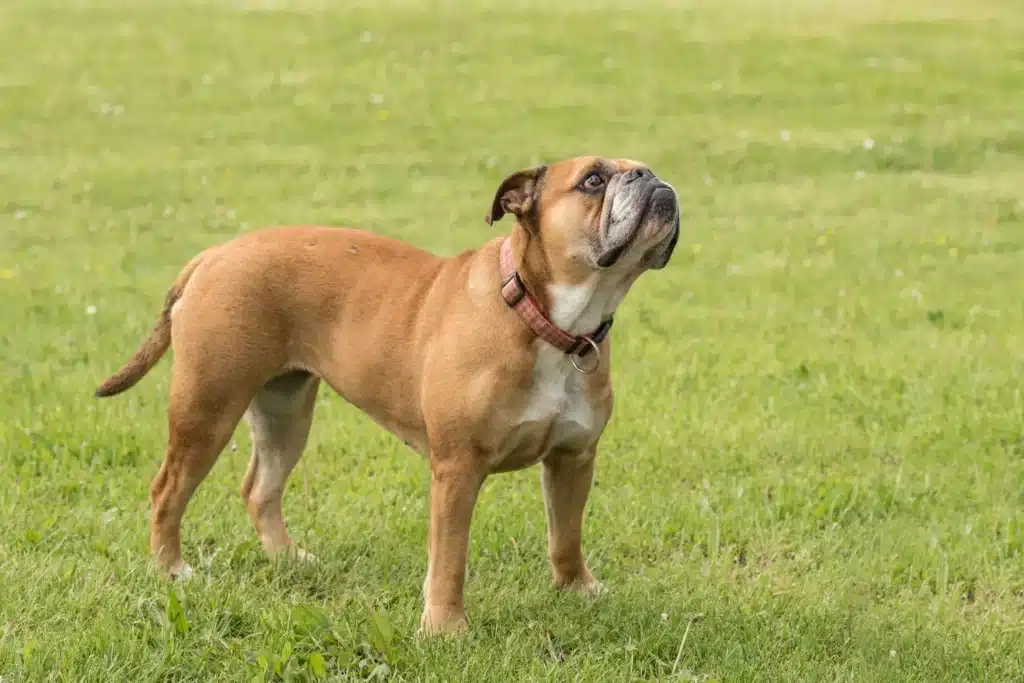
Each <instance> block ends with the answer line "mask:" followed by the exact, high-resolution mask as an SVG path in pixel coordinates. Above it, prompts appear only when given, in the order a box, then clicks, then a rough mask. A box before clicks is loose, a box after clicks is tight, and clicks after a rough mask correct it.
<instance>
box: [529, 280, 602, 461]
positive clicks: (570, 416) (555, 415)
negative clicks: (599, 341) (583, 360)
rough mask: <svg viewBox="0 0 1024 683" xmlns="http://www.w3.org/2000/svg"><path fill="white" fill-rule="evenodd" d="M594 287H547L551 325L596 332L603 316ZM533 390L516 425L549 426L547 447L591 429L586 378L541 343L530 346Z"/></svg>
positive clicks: (543, 342)
mask: <svg viewBox="0 0 1024 683" xmlns="http://www.w3.org/2000/svg"><path fill="white" fill-rule="evenodd" d="M594 284H595V283H590V282H588V283H584V284H581V285H552V286H551V291H550V294H551V297H550V298H551V301H552V311H551V314H550V315H551V321H552V322H554V323H555V324H556V325H558V326H560V327H561V328H562V329H565V330H570V331H572V332H576V330H577V328H579V329H586V330H591V329H594V328H596V327H597V326H598V325H599V324H600V322H601V318H602V316H603V315H604V310H603V308H604V303H605V302H603V301H595V299H596V298H598V297H595V296H594V294H595V286H594ZM533 343H534V345H535V347H536V349H537V359H536V361H534V365H533V387H532V389H531V391H530V397H529V400H528V401H527V404H526V407H525V409H524V410H523V413H522V415H521V416H520V418H519V423H520V424H523V423H529V422H533V423H542V424H543V423H549V422H552V421H553V422H554V424H553V425H552V427H551V435H550V437H549V441H548V443H549V444H550V446H551V447H556V446H558V445H560V444H562V443H564V442H565V441H567V440H569V439H571V438H572V437H573V436H576V435H578V434H580V433H583V432H588V431H590V430H591V429H592V428H593V427H594V411H593V408H592V407H591V403H590V397H589V396H587V392H586V377H585V376H584V375H582V374H581V373H579V372H577V371H576V370H575V369H573V367H572V363H570V362H569V359H568V358H567V357H566V355H565V354H564V353H562V352H561V351H559V350H558V349H556V348H555V347H553V346H551V345H550V344H548V343H547V342H545V341H544V340H542V339H537V340H535V341H534V342H533Z"/></svg>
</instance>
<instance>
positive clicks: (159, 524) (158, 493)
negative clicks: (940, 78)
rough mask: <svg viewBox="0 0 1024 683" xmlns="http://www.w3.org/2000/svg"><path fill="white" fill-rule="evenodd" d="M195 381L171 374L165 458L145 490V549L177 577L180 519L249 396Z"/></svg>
mask: <svg viewBox="0 0 1024 683" xmlns="http://www.w3.org/2000/svg"><path fill="white" fill-rule="evenodd" d="M200 377H202V373H201V372H199V371H198V370H196V369H193V368H190V367H188V366H187V365H186V364H183V363H180V364H177V365H175V366H174V369H173V370H172V373H171V400H170V405H169V409H168V423H169V424H168V426H169V434H168V440H167V456H166V457H165V458H164V463H163V465H162V466H161V467H160V471H159V472H158V473H157V475H156V477H155V478H154V479H153V485H152V487H151V488H150V498H151V500H152V507H153V514H152V519H151V530H150V540H149V543H150V549H151V551H152V552H153V554H154V555H155V557H156V561H157V564H158V565H159V566H161V567H163V568H164V569H166V570H168V571H169V572H170V574H171V576H173V577H179V578H182V579H187V578H189V576H190V575H191V573H192V569H191V567H189V566H188V565H187V564H186V563H185V562H184V561H183V560H182V558H181V518H182V516H183V515H184V514H185V508H186V506H187V505H188V502H189V499H190V498H191V497H192V494H193V493H194V492H195V490H196V488H198V487H199V484H200V483H201V482H202V480H203V478H205V477H206V475H207V474H208V473H209V471H210V469H211V468H212V467H213V464H214V463H215V462H216V461H217V457H218V456H219V455H220V453H221V451H222V450H223V449H224V446H225V445H226V444H227V442H228V440H229V439H230V438H231V435H232V433H233V432H234V429H235V427H236V426H237V425H238V422H239V420H240V419H241V417H242V414H243V413H244V412H245V407H246V405H247V404H248V403H249V400H250V399H251V396H252V392H247V391H245V390H244V388H243V387H241V386H240V384H239V383H237V382H235V383H232V384H229V385H225V386H220V387H218V386H216V385H213V386H211V383H210V382H208V381H201V380H200Z"/></svg>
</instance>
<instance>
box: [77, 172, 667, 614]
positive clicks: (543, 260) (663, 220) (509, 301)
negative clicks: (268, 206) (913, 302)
mask: <svg viewBox="0 0 1024 683" xmlns="http://www.w3.org/2000/svg"><path fill="white" fill-rule="evenodd" d="M506 214H511V215H512V216H513V217H514V219H515V224H514V225H513V226H512V230H511V232H510V234H507V235H505V236H501V237H497V238H495V239H492V240H491V241H489V242H487V243H486V244H484V245H483V246H482V247H480V248H478V249H474V250H470V251H466V252H464V253H461V254H458V255H456V256H453V257H450V258H443V257H439V256H436V255H434V254H431V253H428V252H426V251H423V250H420V249H417V248H415V247H412V246H409V245H407V244H405V243H403V242H400V241H398V240H395V239H391V238H388V237H383V236H380V235H375V234H371V233H368V232H363V231H359V230H352V229H342V228H331V227H318V226H291V227H277V228H266V229H262V230H259V231H256V232H253V233H250V234H247V235H243V236H240V237H237V238H235V239H233V240H231V241H228V242H226V243H223V244H220V245H217V246H213V247H211V248H209V249H207V250H205V251H203V252H201V253H200V254H199V255H198V256H196V257H195V258H193V259H192V260H191V261H190V262H189V263H188V264H187V265H185V267H184V269H183V270H182V271H181V273H180V275H178V278H177V279H176V280H175V282H174V284H173V286H172V287H171V289H170V291H169V293H168V294H167V297H166V301H165V303H164V307H163V310H162V312H161V313H160V316H159V318H158V320H157V323H156V326H155V327H154V329H153V331H152V332H151V334H150V336H149V338H148V339H146V340H145V341H144V342H143V343H142V345H141V347H140V348H139V349H138V350H137V351H136V352H135V355H134V356H133V357H132V358H131V359H130V360H129V361H128V362H127V363H126V364H125V365H124V366H123V367H122V368H121V369H120V370H118V371H117V373H116V374H114V375H113V376H112V377H110V378H109V379H107V380H106V381H105V382H104V383H103V384H102V385H101V386H100V387H99V388H98V389H97V391H96V395H97V396H99V397H104V396H112V395H114V394H118V393H120V392H122V391H125V390H126V389H128V388H130V387H131V386H133V385H134V384H135V383H136V382H138V381H139V380H140V379H141V378H142V377H143V376H144V375H145V374H146V373H147V372H149V370H150V369H152V368H153V366H154V365H155V364H156V363H157V361H158V360H159V359H160V357H161V356H162V355H163V354H164V353H165V352H166V351H167V349H168V348H169V347H173V350H174V363H173V366H172V368H171V377H170V398H169V404H168V424H169V434H168V443H167V452H166V456H165V458H164V461H163V465H162V466H161V468H160V470H159V472H158V473H157V475H156V477H155V478H154V480H153V482H152V487H151V503H152V522H151V532H150V548H151V551H152V553H153V555H154V557H155V560H156V562H157V564H158V565H159V566H160V567H162V568H163V569H164V570H166V571H167V572H169V574H170V575H171V577H179V578H188V577H189V576H190V575H191V572H192V570H191V568H190V567H189V565H188V564H186V563H185V562H184V560H183V559H182V556H181V530H180V527H181V520H182V515H183V514H184V512H185V507H186V505H187V504H188V502H189V499H190V497H191V496H192V494H193V493H194V492H195V490H196V488H197V487H198V486H199V484H200V482H202V480H203V478H204V477H205V476H206V474H207V473H208V472H209V471H210V468H211V467H213V464H214V462H215V461H216V460H217V457H218V455H219V454H220V452H221V451H222V450H223V448H224V446H225V445H226V444H227V442H228V440H229V439H230V437H231V435H232V433H233V431H234V429H235V428H236V426H237V424H238V422H239V420H241V419H242V418H243V417H244V418H245V419H246V421H247V423H248V425H249V428H250V430H251V434H252V455H251V459H250V461H249V467H248V471H247V472H246V474H245V478H244V480H243V482H242V487H241V493H242V499H243V500H244V502H245V506H246V509H247V511H248V513H249V517H250V518H251V520H252V523H253V525H254V526H255V529H256V532H257V534H258V535H259V538H260V541H261V542H262V544H263V547H264V548H265V550H266V551H267V552H268V553H270V554H277V553H282V552H287V553H290V554H292V556H294V557H296V558H299V559H312V556H311V555H309V554H307V553H306V552H305V551H303V550H302V549H300V548H298V547H297V546H295V545H294V544H293V543H292V540H291V539H290V537H289V535H288V530H287V528H286V526H285V522H284V519H283V517H282V511H281V498H282V494H283V493H284V488H285V482H286V481H287V479H288V475H289V473H290V472H291V471H292V469H293V468H294V467H295V464H296V462H297V461H298V459H299V457H300V456H301V455H302V451H303V449H304V447H305V445H306V440H307V437H308V435H309V430H310V425H311V423H312V421H313V407H314V404H315V399H316V395H317V391H318V389H319V387H320V384H321V382H324V383H326V384H327V385H328V386H329V387H330V388H331V389H332V390H333V391H335V392H336V393H337V394H339V395H340V396H341V397H343V398H344V399H345V400H346V401H347V402H349V403H351V404H352V405H354V406H356V407H357V408H359V409H360V410H362V411H363V412H364V413H366V414H367V415H369V416H370V417H371V418H372V419H373V420H374V421H375V422H376V423H377V424H379V425H380V426H381V427H383V428H384V429H386V430H388V431H389V432H391V433H392V434H394V435H396V436H397V437H398V438H399V439H401V440H403V441H404V442H405V443H406V444H408V445H409V446H410V447H411V448H412V449H414V450H416V451H418V452H419V453H421V454H422V455H423V456H424V457H425V458H426V459H427V461H428V463H429V467H430V474H431V479H430V513H429V514H430V519H429V534H428V536H429V542H428V561H427V572H426V578H425V581H424V584H423V613H422V617H421V620H420V624H421V626H420V628H421V632H425V633H438V632H449V631H456V630H462V629H465V628H466V627H467V620H466V613H465V607H464V602H463V583H464V578H465V567H466V547H467V544H468V542H469V531H470V518H471V516H472V513H473V508H474V504H475V502H476V499H477V494H478V492H479V490H480V487H481V485H482V484H483V482H484V480H485V479H486V478H487V476H488V475H490V474H494V473H498V472H508V471H512V470H518V469H521V468H525V467H530V466H532V465H536V464H537V463H541V465H542V486H543V492H544V500H545V508H546V516H547V552H548V558H549V562H550V566H551V571H552V575H553V580H554V584H555V585H557V586H559V587H564V588H569V589H575V590H580V591H584V592H587V593H593V592H597V591H599V590H600V589H601V584H600V583H599V582H598V581H597V580H596V579H595V578H594V576H593V574H591V572H590V570H589V568H588V567H587V563H586V561H585V560H584V557H583V551H582V548H581V535H582V531H581V522H582V517H583V511H584V506H585V504H586V502H587V496H588V495H589V492H590V486H591V480H592V477H593V472H594V459H595V457H596V455H597V445H598V441H599V439H600V438H601V434H602V431H603V430H604V428H605V425H606V424H607V423H608V420H609V418H610V416H611V412H612V386H611V381H610V377H609V367H610V362H611V338H610V336H609V334H608V333H609V330H610V328H611V325H612V320H613V315H614V313H615V311H616V308H617V307H618V306H619V304H620V302H621V301H622V300H623V297H625V296H626V293H627V292H628V291H629V289H630V287H631V285H632V284H633V283H634V282H635V281H636V279H637V277H638V276H640V275H641V274H642V273H644V272H645V271H647V270H654V269H661V268H664V267H665V265H666V264H667V263H668V262H669V258H670V257H671V255H672V252H673V249H674V247H675V245H676V242H677V240H678V238H679V206H678V200H677V197H676V192H675V190H674V189H673V188H672V187H671V186H670V185H669V184H667V183H666V182H664V181H663V180H661V179H659V178H658V177H657V176H656V175H655V174H654V173H653V172H652V171H651V170H650V169H649V168H648V167H647V166H646V165H645V164H643V163H640V162H637V161H631V160H626V159H607V158H600V157H580V158H574V159H569V160H565V161H561V162H558V163H555V164H553V165H550V166H546V165H545V166H538V167H536V168H529V169H525V170H521V171H518V172H516V173H513V174H512V175H510V176H508V177H507V178H505V179H504V180H503V181H502V182H501V184H500V186H499V187H498V189H497V192H496V193H495V195H494V198H493V201H492V203H491V208H490V212H489V213H488V215H487V217H486V222H487V223H488V224H493V223H494V222H496V221H498V220H500V219H501V218H502V217H503V216H505V215H506Z"/></svg>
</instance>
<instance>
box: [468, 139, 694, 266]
mask: <svg viewBox="0 0 1024 683" xmlns="http://www.w3.org/2000/svg"><path fill="white" fill-rule="evenodd" d="M506 213H511V214H513V215H515V217H516V219H517V221H518V223H519V224H520V225H521V226H522V227H523V229H524V230H525V231H526V232H527V233H528V234H529V236H530V242H531V243H532V242H534V241H535V240H534V238H538V239H537V241H538V242H539V244H540V245H541V249H542V250H543V253H544V256H545V259H546V261H547V264H546V265H547V267H548V268H549V269H550V271H551V273H552V275H553V276H555V277H556V279H560V280H569V281H580V280H584V279H587V278H589V277H591V276H592V275H593V274H595V273H601V272H607V273H608V274H609V275H610V274H612V273H615V274H621V275H623V276H627V277H629V276H632V277H635V276H636V275H639V274H640V273H641V272H643V271H644V270H649V269H660V268H664V267H665V266H666V265H667V264H668V261H669V259H670V258H671V256H672V252H673V250H674V249H675V246H676V242H677V241H678V240H679V203H678V199H677V197H676V192H675V190H674V189H673V188H672V186H671V185H669V184H668V183H666V182H664V181H663V180H661V179H659V178H658V177H657V176H656V175H655V174H654V173H653V172H652V171H651V170H650V169H649V168H648V167H647V165H646V164H643V163H641V162H638V161H632V160H628V159H606V158H602V157H578V158H574V159H568V160H565V161H561V162H558V163H556V164H552V165H550V166H538V167H536V168H530V169H524V170H522V171H517V172H516V173H513V174H512V175H510V176H508V177H507V178H505V180H504V181H503V182H502V183H501V185H500V186H499V187H498V191H497V193H496V194H495V195H494V201H493V203H492V205H491V212H490V214H489V215H488V217H487V222H488V223H493V222H494V221H496V220H499V219H501V217H502V216H504V215H505V214H506Z"/></svg>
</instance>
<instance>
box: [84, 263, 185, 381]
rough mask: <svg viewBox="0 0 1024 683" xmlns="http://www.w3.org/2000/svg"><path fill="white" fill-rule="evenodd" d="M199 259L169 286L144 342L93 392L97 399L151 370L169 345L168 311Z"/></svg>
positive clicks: (169, 326)
mask: <svg viewBox="0 0 1024 683" xmlns="http://www.w3.org/2000/svg"><path fill="white" fill-rule="evenodd" d="M202 257H203V255H202V254H200V255H199V256H197V257H195V258H194V259H192V260H191V261H189V262H188V263H187V264H186V265H185V267H184V268H183V269H182V270H181V273H180V274H179V275H178V278H177V279H176V280H175V281H174V284H173V285H172V286H171V290H170V291H169V292H167V298H166V299H165V300H164V309H163V310H162V311H160V317H159V318H158V319H157V321H156V325H155V326H154V327H153V331H152V332H150V333H149V337H148V338H147V339H146V341H144V342H142V346H140V347H139V350H138V351H136V352H135V355H134V356H132V357H131V359H129V360H128V362H127V363H125V364H124V366H122V367H121V369H120V370H118V371H117V372H115V373H114V374H113V375H111V377H110V378H109V379H108V380H107V381H105V382H104V383H103V384H101V385H100V386H99V388H98V389H97V390H96V396H97V397H98V398H104V397H106V396H114V395H115V394H120V393H121V392H122V391H125V390H126V389H130V388H132V387H133V386H135V384H136V383H137V382H138V381H139V380H140V379H142V378H143V377H145V376H146V373H147V372H149V371H150V370H152V369H153V366H154V365H156V363H157V361H159V360H160V358H161V357H162V356H163V355H164V353H166V351H167V348H168V347H169V346H170V345H171V308H173V306H174V304H175V303H176V302H177V301H178V299H180V298H181V294H182V292H184V291H185V285H187V284H188V280H189V278H190V277H192V273H194V272H195V270H196V268H197V267H198V266H199V264H200V262H201V261H202Z"/></svg>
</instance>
